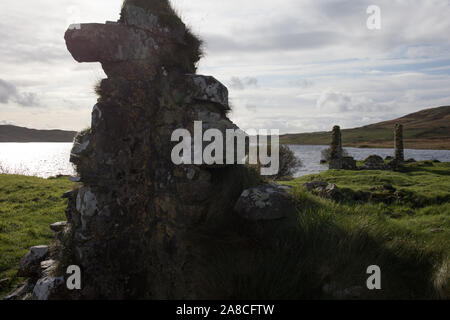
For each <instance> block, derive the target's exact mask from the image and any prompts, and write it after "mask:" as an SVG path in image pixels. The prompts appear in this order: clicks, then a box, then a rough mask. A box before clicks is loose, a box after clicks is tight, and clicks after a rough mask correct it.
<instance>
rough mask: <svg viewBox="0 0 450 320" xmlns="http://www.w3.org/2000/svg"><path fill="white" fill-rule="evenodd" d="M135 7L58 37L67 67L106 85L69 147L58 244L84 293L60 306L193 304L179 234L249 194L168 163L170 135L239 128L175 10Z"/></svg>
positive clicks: (214, 175) (228, 172)
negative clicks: (95, 72)
mask: <svg viewBox="0 0 450 320" xmlns="http://www.w3.org/2000/svg"><path fill="white" fill-rule="evenodd" d="M132 2H133V1H130V3H126V4H125V6H124V8H123V10H122V16H121V20H120V21H119V22H118V23H108V24H82V25H81V28H79V29H77V28H73V29H70V30H68V31H67V33H66V35H65V39H66V43H67V47H68V50H69V51H70V52H71V54H72V55H73V57H74V59H76V60H77V61H78V62H100V63H101V64H102V67H103V69H104V71H105V73H106V74H107V76H108V78H107V79H104V80H102V81H101V83H100V85H99V88H98V90H97V91H98V92H99V94H100V97H99V100H98V103H97V104H96V105H95V106H94V108H93V111H92V127H91V128H90V130H87V131H85V132H82V133H80V134H79V135H78V136H77V138H76V141H75V142H74V146H73V149H72V154H71V161H72V162H73V163H74V164H75V165H76V169H77V173H78V175H79V177H78V178H77V179H78V180H79V181H80V186H79V187H78V188H76V189H75V190H73V191H72V192H71V193H70V194H68V195H67V196H68V197H69V206H68V208H67V211H66V215H67V218H68V226H67V227H66V229H65V230H64V235H63V236H62V237H61V238H62V248H63V249H62V250H61V256H60V257H59V259H60V264H61V267H62V268H60V270H63V269H64V264H75V265H79V266H80V267H81V268H82V272H83V289H82V290H81V291H76V292H68V291H64V290H63V292H62V293H61V292H59V293H55V294H54V296H55V297H56V298H61V297H65V298H72V299H98V298H107V299H134V298H139V299H142V298H158V299H168V298H172V299H173V298H178V299H180V298H197V297H198V295H197V289H196V283H195V278H194V277H193V276H192V275H193V271H194V270H195V263H196V262H195V257H193V255H192V250H191V248H190V246H191V245H192V244H191V243H190V242H189V240H188V237H187V236H186V234H188V233H189V230H190V228H194V227H198V226H199V225H201V224H203V223H207V222H208V221H214V220H215V219H217V218H218V217H222V218H223V217H226V215H227V214H229V213H230V212H231V210H232V208H233V206H234V204H235V202H236V200H237V199H238V197H239V196H240V194H241V193H242V191H243V189H244V187H245V183H244V178H245V177H244V176H245V174H242V170H243V169H242V168H239V169H237V168H236V167H234V166H229V167H221V166H215V167H207V166H194V165H182V166H175V165H174V164H173V163H172V161H171V151H172V147H173V146H174V143H171V142H170V141H171V135H172V132H173V131H174V130H176V129H179V128H186V129H188V130H189V131H190V132H191V133H192V134H193V129H194V128H193V124H194V121H203V125H204V129H207V128H217V129H219V130H221V131H222V132H225V130H226V129H235V128H237V127H236V126H235V125H234V124H233V123H232V122H231V121H230V120H229V119H228V118H227V116H226V113H227V111H228V110H229V105H228V91H227V89H226V88H225V87H224V86H223V85H222V84H221V83H219V82H218V81H217V80H216V79H214V78H212V77H205V76H200V75H195V74H194V72H195V63H196V62H197V60H198V55H197V53H198V52H199V51H198V50H199V49H198V47H197V48H195V47H192V46H196V45H199V44H200V42H199V41H193V40H192V34H191V33H190V32H188V31H187V29H186V27H185V26H184V24H182V23H181V20H179V18H178V17H176V18H175V17H168V16H167V14H172V13H170V12H169V13H167V12H163V13H158V12H152V11H150V10H148V9H147V8H144V7H139V6H138V4H137V3H136V5H134V4H132ZM163 2H164V1H163ZM171 18H172V19H171ZM167 21H175V23H168V22H167ZM224 177H226V178H224ZM230 186H232V188H230ZM48 298H52V296H51V295H50V296H49V297H48Z"/></svg>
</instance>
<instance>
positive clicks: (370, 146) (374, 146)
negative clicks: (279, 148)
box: [280, 141, 450, 151]
mask: <svg viewBox="0 0 450 320" xmlns="http://www.w3.org/2000/svg"><path fill="white" fill-rule="evenodd" d="M280 143H281V144H284V145H290V146H322V147H329V145H326V144H321V143H320V144H312V143H289V142H283V141H280ZM343 147H344V148H356V149H392V150H394V146H392V145H388V144H382V143H379V144H369V143H368V144H364V145H354V144H344V145H343ZM405 150H439V151H450V145H449V146H448V147H444V148H442V147H435V148H434V147H430V146H429V145H425V144H420V145H418V146H417V145H416V146H411V145H408V142H407V141H406V145H405Z"/></svg>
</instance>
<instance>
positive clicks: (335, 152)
mask: <svg viewBox="0 0 450 320" xmlns="http://www.w3.org/2000/svg"><path fill="white" fill-rule="evenodd" d="M342 162H343V151H342V135H341V128H340V127H339V126H334V127H333V131H332V138H331V145H330V169H342Z"/></svg>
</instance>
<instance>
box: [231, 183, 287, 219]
mask: <svg viewBox="0 0 450 320" xmlns="http://www.w3.org/2000/svg"><path fill="white" fill-rule="evenodd" d="M289 189H290V187H287V186H281V185H278V184H275V183H270V184H264V185H261V186H258V187H255V188H251V189H247V190H245V191H244V192H243V193H242V195H241V197H240V198H239V200H238V201H237V203H236V206H235V211H236V212H237V213H238V214H239V215H240V216H242V217H243V218H245V219H247V220H251V221H263V220H278V219H283V218H286V217H288V215H289V213H291V212H293V211H294V210H295V207H294V204H293V201H292V198H291V196H290V195H289V193H288V192H287V190H289Z"/></svg>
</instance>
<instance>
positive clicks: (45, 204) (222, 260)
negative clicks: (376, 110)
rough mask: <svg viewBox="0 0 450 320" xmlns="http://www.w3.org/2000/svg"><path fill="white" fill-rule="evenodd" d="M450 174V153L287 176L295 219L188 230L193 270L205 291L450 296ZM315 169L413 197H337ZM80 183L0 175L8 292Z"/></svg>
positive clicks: (231, 221)
mask: <svg viewBox="0 0 450 320" xmlns="http://www.w3.org/2000/svg"><path fill="white" fill-rule="evenodd" d="M449 175H450V164H449V163H434V164H432V165H430V164H429V163H428V164H426V163H414V164H410V165H408V166H407V170H406V172H402V173H400V172H390V171H332V170H331V171H327V172H323V173H321V174H317V175H313V176H307V177H302V178H300V179H296V180H293V181H289V182H285V184H289V185H291V186H293V187H294V189H293V195H294V199H295V205H296V210H295V212H292V214H291V215H290V217H289V218H288V219H284V220H280V221H269V222H261V223H256V224H255V223H249V222H247V221H245V220H242V219H240V218H239V217H237V216H236V215H231V217H230V218H228V219H222V220H220V221H219V220H215V219H212V220H211V221H209V222H208V223H209V224H208V225H206V226H203V227H199V228H198V229H196V230H191V231H193V232H190V235H191V238H190V240H191V241H192V246H191V248H193V249H194V248H195V251H194V252H192V258H193V261H194V263H193V267H192V269H189V268H190V267H189V266H186V268H187V271H186V272H189V278H190V279H192V280H193V281H194V283H195V284H196V288H197V290H198V292H199V298H204V299H214V298H218V299H330V298H331V299H332V298H338V297H337V296H336V295H335V294H336V293H337V292H339V291H342V290H344V289H349V288H353V289H355V288H356V289H357V291H359V293H358V298H363V299H435V298H445V299H449V298H450V286H449V269H448V267H449V261H450V203H449V200H448V197H449V194H450V181H449V179H448V176H449ZM313 179H319V180H326V181H329V182H333V183H336V184H337V185H338V187H340V188H343V189H347V190H348V192H356V191H358V190H362V191H370V190H371V188H373V187H377V186H381V185H383V184H386V183H391V184H392V185H393V186H394V187H395V188H397V189H398V190H401V191H403V192H405V194H407V195H408V197H406V198H405V200H404V201H403V202H399V203H392V204H384V203H372V202H367V203H359V202H356V201H352V200H346V201H344V202H341V203H336V202H334V201H331V200H327V199H322V198H320V197H317V196H315V195H312V194H311V193H309V192H308V191H306V190H305V189H304V188H303V187H302V185H303V183H304V182H307V181H310V180H313ZM72 187H73V184H72V183H71V182H69V181H68V180H67V178H58V179H53V180H44V179H39V178H33V177H23V176H12V175H0V278H5V277H9V278H11V282H10V284H9V286H8V287H7V288H4V289H2V291H1V294H6V293H7V291H9V290H10V289H11V288H12V286H13V285H14V284H17V283H18V281H19V280H20V279H17V278H16V277H15V273H16V271H17V267H18V262H19V260H20V259H21V258H22V256H23V255H24V254H25V253H26V252H27V250H28V249H29V247H31V246H33V245H38V244H48V243H51V241H52V235H51V233H50V231H49V229H48V225H49V224H51V223H53V222H55V221H59V220H64V209H65V207H66V201H65V200H62V199H61V198H60V196H61V194H62V193H63V192H64V191H66V190H69V189H71V188H72ZM436 230H439V232H432V231H436ZM371 265H378V266H380V267H381V271H382V290H381V291H369V290H367V289H366V280H367V278H368V277H369V276H368V275H367V274H366V270H367V267H369V266H371ZM327 286H328V287H330V286H331V287H335V289H333V290H331V291H326V290H324V287H327ZM356 289H355V290H356Z"/></svg>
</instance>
